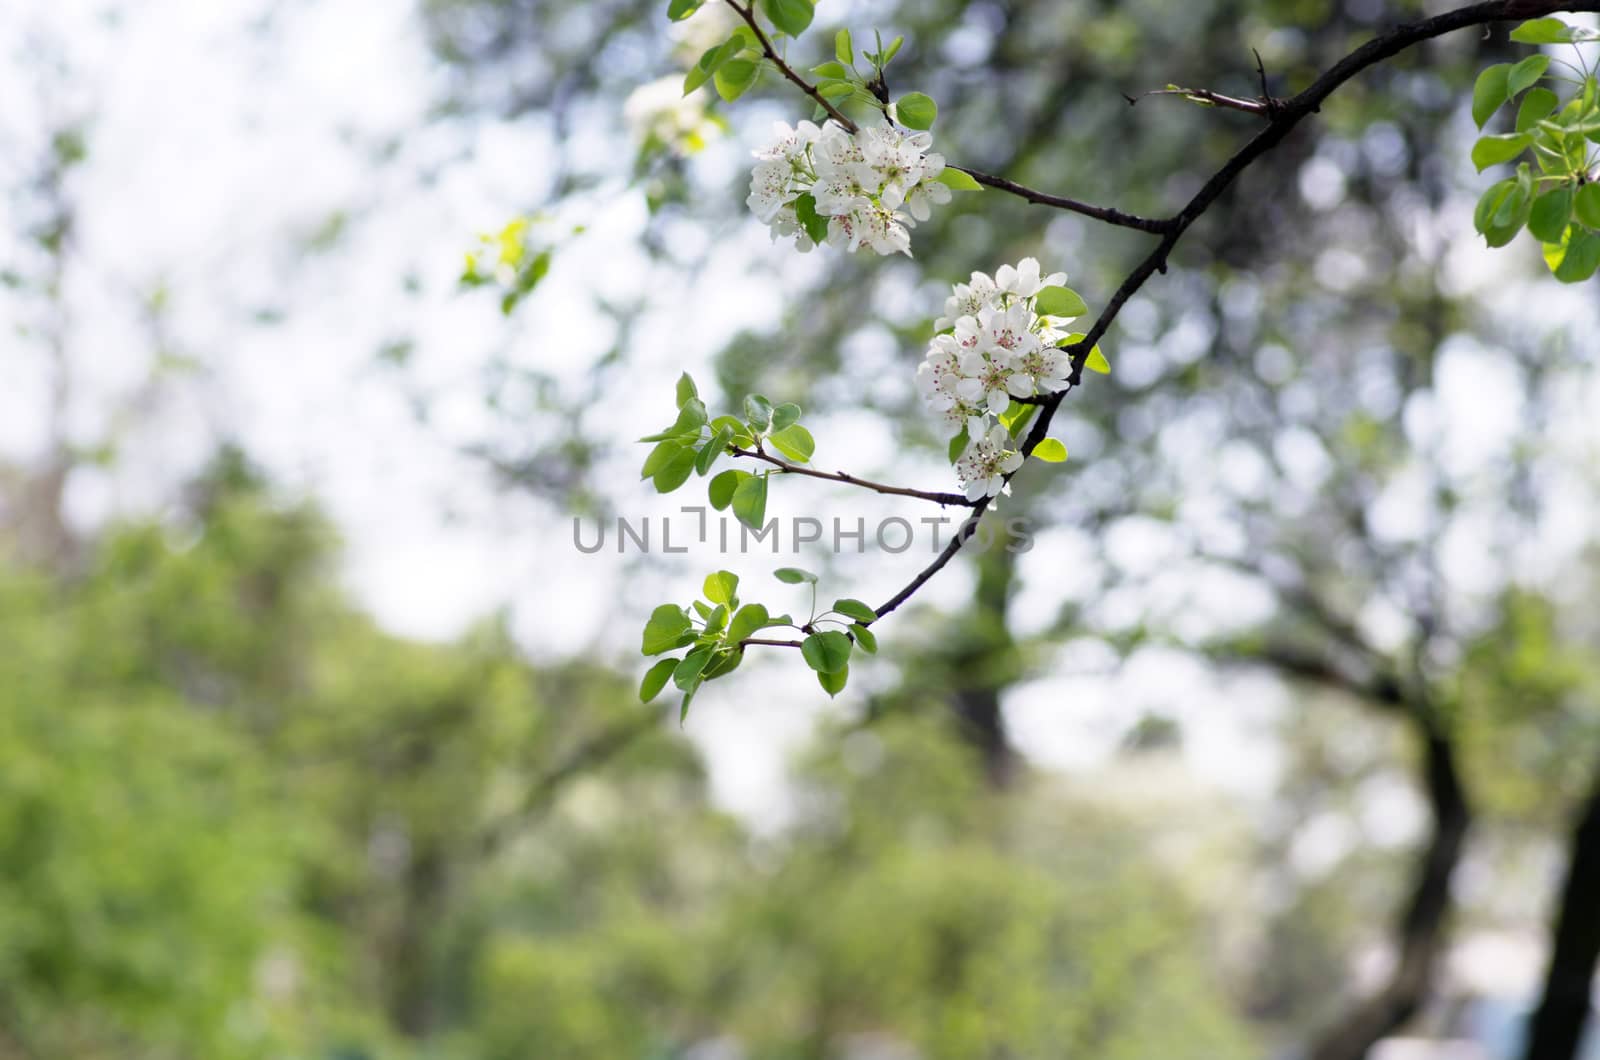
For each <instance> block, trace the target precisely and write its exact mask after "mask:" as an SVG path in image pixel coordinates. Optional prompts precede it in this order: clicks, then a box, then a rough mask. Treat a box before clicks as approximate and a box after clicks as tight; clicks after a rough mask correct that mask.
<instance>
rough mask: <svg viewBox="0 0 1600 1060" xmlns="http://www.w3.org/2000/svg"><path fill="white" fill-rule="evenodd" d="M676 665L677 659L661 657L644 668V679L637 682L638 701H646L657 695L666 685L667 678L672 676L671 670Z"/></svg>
mask: <svg viewBox="0 0 1600 1060" xmlns="http://www.w3.org/2000/svg"><path fill="white" fill-rule="evenodd" d="M677 667H678V660H677V659H662V660H661V661H660V662H658V663H656V664H655V665H654V666H652V667H650V669H648V670H646V671H645V674H644V680H643V681H640V682H639V702H641V703H648V702H650V701H651V700H652V699H654V698H656V697H657V696H659V695H660V694H661V690H662V689H663V688H666V687H667V678H669V677H671V676H672V671H673V670H675V669H677Z"/></svg>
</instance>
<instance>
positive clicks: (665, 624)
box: [639, 604, 691, 655]
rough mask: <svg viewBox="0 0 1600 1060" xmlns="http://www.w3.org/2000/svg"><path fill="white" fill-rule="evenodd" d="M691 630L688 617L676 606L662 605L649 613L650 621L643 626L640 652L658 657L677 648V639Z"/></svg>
mask: <svg viewBox="0 0 1600 1060" xmlns="http://www.w3.org/2000/svg"><path fill="white" fill-rule="evenodd" d="M690 628H691V626H690V623H689V616H688V614H687V613H685V612H684V610H683V608H681V607H679V606H678V605H677V604H662V605H661V606H660V607H658V608H656V609H655V610H654V611H652V612H650V621H648V622H646V623H645V624H644V642H643V644H642V645H641V647H640V649H639V650H640V652H641V653H642V654H644V655H660V654H661V653H662V652H664V651H671V650H672V649H673V648H676V647H677V646H678V638H679V637H681V636H683V634H684V633H685V632H686V631H687V630H689V629H690Z"/></svg>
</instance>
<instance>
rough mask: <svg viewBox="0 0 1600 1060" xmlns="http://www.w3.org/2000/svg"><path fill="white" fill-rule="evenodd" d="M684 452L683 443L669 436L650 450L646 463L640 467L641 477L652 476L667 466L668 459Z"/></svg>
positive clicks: (645, 459)
mask: <svg viewBox="0 0 1600 1060" xmlns="http://www.w3.org/2000/svg"><path fill="white" fill-rule="evenodd" d="M681 452H683V443H682V442H679V441H677V440H676V439H673V438H668V439H666V440H665V441H662V442H660V443H658V444H657V445H656V447H655V448H654V449H652V450H650V455H649V456H647V457H645V458H644V465H643V466H642V467H640V468H639V477H640V478H641V479H646V478H650V477H651V476H653V475H654V474H655V473H656V472H657V471H660V470H661V469H662V468H664V467H666V466H667V463H668V461H670V460H671V459H672V458H673V457H675V456H677V455H678V454H679V453H681Z"/></svg>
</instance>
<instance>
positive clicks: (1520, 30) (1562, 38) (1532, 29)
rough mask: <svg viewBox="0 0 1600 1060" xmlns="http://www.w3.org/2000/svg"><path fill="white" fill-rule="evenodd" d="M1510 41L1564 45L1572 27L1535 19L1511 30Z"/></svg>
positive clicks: (1547, 19) (1570, 36) (1480, 123)
mask: <svg viewBox="0 0 1600 1060" xmlns="http://www.w3.org/2000/svg"><path fill="white" fill-rule="evenodd" d="M1511 39H1512V40H1514V41H1516V42H1517V43H1518V44H1565V43H1567V42H1568V41H1570V40H1572V39H1573V34H1572V27H1571V26H1568V25H1567V24H1566V23H1565V22H1563V21H1561V20H1560V19H1559V18H1535V19H1530V20H1529V21H1527V22H1524V23H1523V24H1522V25H1520V26H1518V27H1517V28H1516V29H1514V30H1512V31H1511ZM1478 124H1479V125H1482V124H1483V123H1482V122H1479V123H1478Z"/></svg>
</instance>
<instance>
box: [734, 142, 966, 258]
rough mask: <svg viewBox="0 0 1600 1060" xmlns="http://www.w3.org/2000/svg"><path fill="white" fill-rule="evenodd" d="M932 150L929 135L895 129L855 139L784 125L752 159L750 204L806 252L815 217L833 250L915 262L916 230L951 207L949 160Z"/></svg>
mask: <svg viewBox="0 0 1600 1060" xmlns="http://www.w3.org/2000/svg"><path fill="white" fill-rule="evenodd" d="M932 144H933V138H932V136H930V135H929V134H928V133H925V132H919V133H910V132H906V131H903V130H900V129H896V128H893V127H892V126H882V127H869V128H862V129H860V130H858V131H857V132H855V133H851V132H850V131H848V130H847V129H845V128H844V127H843V126H841V125H838V124H835V123H832V122H829V123H827V124H826V125H824V126H822V127H820V128H819V127H818V126H816V125H814V124H813V123H811V122H805V121H803V122H800V123H799V124H798V125H796V126H795V127H794V128H790V127H789V126H788V125H786V124H784V123H782V122H779V123H777V124H776V125H775V126H774V138H773V140H772V142H771V143H769V144H767V145H766V146H765V147H762V148H760V149H759V150H757V151H755V152H754V155H755V158H756V164H755V166H754V168H753V169H752V170H751V173H750V196H749V198H748V199H746V203H747V204H748V205H749V207H750V210H751V212H752V213H754V214H755V215H756V216H757V217H758V218H760V219H761V220H762V221H763V222H764V223H766V224H767V225H769V226H771V228H772V233H773V238H774V239H778V238H780V237H785V236H791V235H793V236H796V237H797V238H796V243H797V245H798V246H799V248H800V249H802V250H808V249H810V247H811V245H812V240H811V238H810V235H809V233H807V232H806V225H805V224H804V223H802V221H801V217H802V216H809V215H810V213H811V212H812V211H814V212H815V215H816V217H817V218H820V219H826V230H827V235H826V237H825V238H826V240H827V242H828V243H829V244H830V245H832V246H839V247H843V248H844V249H845V250H847V251H849V252H850V253H854V252H855V251H856V250H858V249H860V248H861V247H867V248H869V249H870V250H872V251H874V252H876V253H878V254H905V255H907V256H909V255H910V254H911V232H910V230H911V229H912V228H914V227H915V226H916V224H917V222H918V221H926V220H927V219H928V218H929V217H930V216H931V215H932V207H934V206H937V205H941V204H943V203H946V202H949V201H950V189H949V188H948V187H947V186H945V185H944V184H943V183H941V182H940V181H939V180H938V177H939V174H940V173H942V172H944V168H945V162H944V158H943V156H941V155H939V154H936V153H933V152H931V151H929V148H930V147H931V146H932ZM806 196H809V201H804V202H803V201H802V200H803V198H804V197H806ZM819 236H820V233H819Z"/></svg>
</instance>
